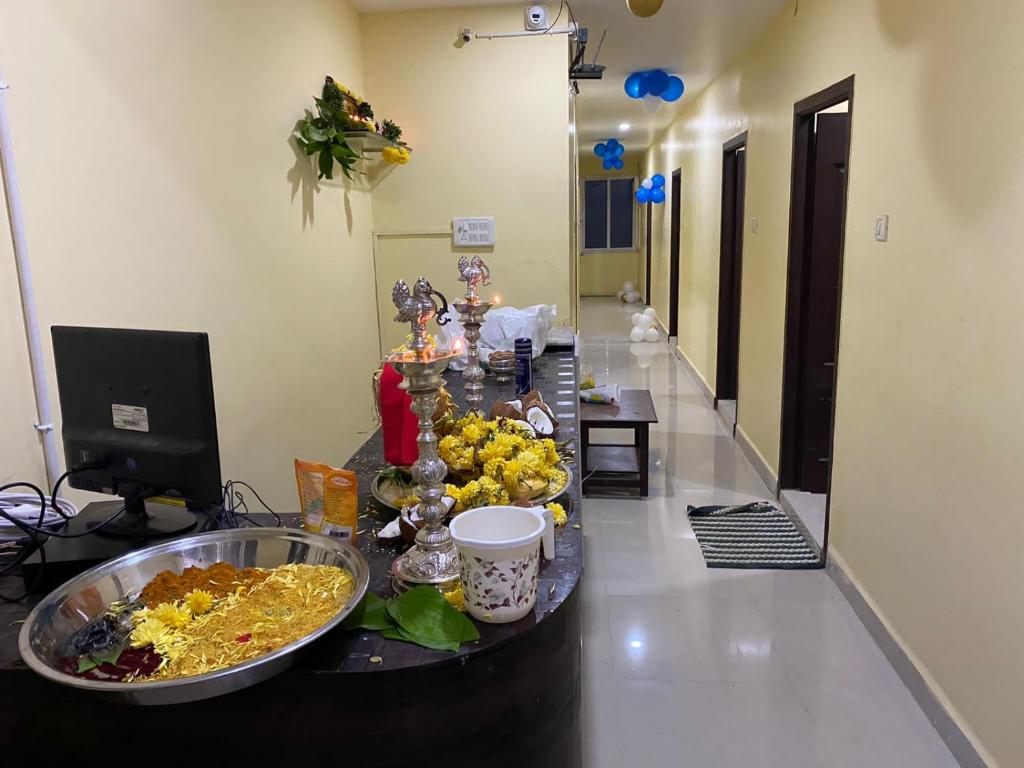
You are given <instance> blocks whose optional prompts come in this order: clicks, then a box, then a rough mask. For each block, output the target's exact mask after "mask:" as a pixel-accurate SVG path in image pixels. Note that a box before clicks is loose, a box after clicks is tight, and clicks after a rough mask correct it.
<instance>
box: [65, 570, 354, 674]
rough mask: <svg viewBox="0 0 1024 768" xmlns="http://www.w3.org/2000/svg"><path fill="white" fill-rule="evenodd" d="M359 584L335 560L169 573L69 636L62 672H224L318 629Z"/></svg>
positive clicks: (163, 574)
mask: <svg viewBox="0 0 1024 768" xmlns="http://www.w3.org/2000/svg"><path fill="white" fill-rule="evenodd" d="M184 590H188V591H184ZM354 591H355V579H354V577H353V575H352V574H351V573H350V572H349V571H347V570H346V569H344V568H339V567H337V566H333V565H309V564H304V563H303V564H299V563H295V564H288V565H281V566H278V567H277V568H273V569H257V568H243V569H237V568H235V567H234V566H233V565H231V564H229V563H225V562H221V563H215V564H214V565H212V566H210V567H209V568H205V569H201V568H195V567H192V568H186V569H185V570H184V571H183V572H182V573H181V574H175V573H173V572H170V571H164V572H162V573H160V574H158V575H157V576H156V577H155V578H154V579H153V580H152V581H150V582H149V583H148V584H147V585H146V586H145V587H144V588H143V589H142V591H141V593H140V594H139V597H138V599H128V600H124V601H120V602H117V603H113V604H111V605H110V606H109V607H108V609H107V611H106V612H105V613H104V614H103V615H102V616H100V617H99V618H97V619H94V620H93V621H91V622H90V623H89V624H86V625H85V626H84V627H82V628H81V629H79V630H78V631H77V632H76V633H75V634H74V635H72V636H71V637H70V638H69V640H68V643H67V648H66V650H65V654H66V655H65V656H64V658H63V659H62V660H61V662H60V669H61V670H62V671H63V672H65V673H67V674H71V675H77V676H81V677H86V678H88V679H91V680H106V681H124V682H146V681H150V680H165V679H174V678H182V677H190V676H193V675H200V674H204V673H206V672H212V671H215V670H218V669H225V668H227V667H232V666H235V665H237V664H241V663H243V662H246V661H250V660H252V659H256V658H259V657H261V656H263V655H265V654H267V653H271V652H272V651H275V650H278V649H279V648H283V647H285V646H286V645H289V644H290V643H293V642H295V641H297V640H300V639H302V638H303V637H305V636H306V635H308V634H310V633H311V632H314V631H315V630H317V629H319V628H320V627H321V626H323V625H324V624H326V623H327V622H328V621H330V620H331V619H332V618H333V617H334V616H335V615H337V614H338V612H340V611H341V610H342V609H343V608H345V606H346V605H347V604H348V602H349V600H350V599H351V598H352V595H353V594H354Z"/></svg>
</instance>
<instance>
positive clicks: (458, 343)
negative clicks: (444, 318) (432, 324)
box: [452, 339, 462, 352]
mask: <svg viewBox="0 0 1024 768" xmlns="http://www.w3.org/2000/svg"><path fill="white" fill-rule="evenodd" d="M461 351H462V339H455V341H453V342H452V352H461Z"/></svg>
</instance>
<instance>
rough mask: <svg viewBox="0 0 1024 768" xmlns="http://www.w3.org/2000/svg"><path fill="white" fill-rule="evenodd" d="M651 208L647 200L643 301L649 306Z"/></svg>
mask: <svg viewBox="0 0 1024 768" xmlns="http://www.w3.org/2000/svg"><path fill="white" fill-rule="evenodd" d="M653 210H654V205H653V203H650V202H648V203H647V247H646V248H645V249H644V251H645V254H646V257H645V258H646V265H645V266H644V303H645V304H647V305H648V306H650V305H651V303H652V300H651V247H652V245H653V244H652V237H651V234H652V233H651V228H652V224H651V213H652V212H653Z"/></svg>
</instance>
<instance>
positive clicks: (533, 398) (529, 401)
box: [520, 389, 544, 413]
mask: <svg viewBox="0 0 1024 768" xmlns="http://www.w3.org/2000/svg"><path fill="white" fill-rule="evenodd" d="M520 402H522V406H520V407H521V408H522V411H523V413H526V412H527V411H528V410H530V409H531V408H533V406H535V405H544V397H543V396H542V395H541V393H540V392H539V391H537V390H536V389H531V390H530V391H529V392H527V393H526V394H525V395H523V399H522V400H521V401H520Z"/></svg>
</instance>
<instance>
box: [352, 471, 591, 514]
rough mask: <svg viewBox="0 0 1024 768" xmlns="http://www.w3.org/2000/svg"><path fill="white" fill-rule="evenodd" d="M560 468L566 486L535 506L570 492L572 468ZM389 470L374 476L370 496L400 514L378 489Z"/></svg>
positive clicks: (543, 498)
mask: <svg viewBox="0 0 1024 768" xmlns="http://www.w3.org/2000/svg"><path fill="white" fill-rule="evenodd" d="M558 468H559V469H560V470H562V471H563V472H565V475H566V478H565V485H564V486H563V487H562V490H560V491H558V492H557V493H549V494H546V495H544V496H538V497H537V498H535V499H530V501H532V502H533V503H534V504H547V503H548V502H549V501H554V500H555V499H557V498H558V497H559V496H561V495H562V494H563V493H565V492H566V491H568V490H569V486H571V485H572V468H571V467H569V466H568V465H567V464H565V463H564V462H563V463H559V464H558ZM387 469H390V467H388V468H385V469H382V470H381V471H380V472H378V473H377V474H376V475H375V476H374V478H373V482H372V483H370V495H371V496H373V498H374V499H375V500H376V501H377V503H378V504H380V505H382V506H383V507H386V508H387V509H393V510H395V511H396V512H398V511H400V510H399V509H398V507H396V506H393V505H392V504H391V502H389V501H387V500H386V499H385V498H384V497H383V496H382V495H381V492H380V488H378V486H379V485H380V481H381V473H382V472H386V471H387ZM412 492H414V489H410V493H412Z"/></svg>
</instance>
